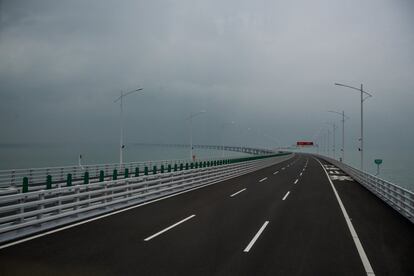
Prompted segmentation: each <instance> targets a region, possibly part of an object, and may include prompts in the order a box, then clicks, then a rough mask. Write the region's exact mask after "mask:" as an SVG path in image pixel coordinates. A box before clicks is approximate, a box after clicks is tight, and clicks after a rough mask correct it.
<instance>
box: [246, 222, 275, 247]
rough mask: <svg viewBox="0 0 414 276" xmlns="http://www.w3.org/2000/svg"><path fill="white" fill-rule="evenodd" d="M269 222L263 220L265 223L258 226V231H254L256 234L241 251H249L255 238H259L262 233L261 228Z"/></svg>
mask: <svg viewBox="0 0 414 276" xmlns="http://www.w3.org/2000/svg"><path fill="white" fill-rule="evenodd" d="M268 224H269V221H265V223H263V225H262V227H260V229H259V231H258V232H257V233H256V235H254V237H253V239H252V240H251V241H250V242H249V244H248V245H247V247H246V248H245V249H244V250H243V252H246V253H247V252H249V251H250V249H251V248H252V247H253V245H254V243H255V242H256V240H257V239H258V238H259V236H260V235H261V234H262V232H263V230H264V229H265V228H266V226H267V225H268Z"/></svg>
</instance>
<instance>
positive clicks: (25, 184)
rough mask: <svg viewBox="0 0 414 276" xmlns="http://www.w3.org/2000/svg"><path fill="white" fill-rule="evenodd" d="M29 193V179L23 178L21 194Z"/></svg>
mask: <svg viewBox="0 0 414 276" xmlns="http://www.w3.org/2000/svg"><path fill="white" fill-rule="evenodd" d="M28 191H29V178H27V177H23V189H22V192H23V193H27V192H28Z"/></svg>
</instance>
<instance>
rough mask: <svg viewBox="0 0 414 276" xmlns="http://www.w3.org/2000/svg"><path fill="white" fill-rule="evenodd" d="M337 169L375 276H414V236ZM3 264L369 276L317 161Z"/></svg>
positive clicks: (337, 183) (54, 241) (129, 217)
mask: <svg viewBox="0 0 414 276" xmlns="http://www.w3.org/2000/svg"><path fill="white" fill-rule="evenodd" d="M321 162H322V163H323V164H324V165H328V164H326V162H324V161H321ZM327 168H328V169H329V170H328V171H330V172H331V171H332V173H331V175H333V176H332V177H331V178H333V179H334V180H333V181H332V182H333V185H334V187H335V188H336V190H337V191H338V194H339V196H340V198H341V199H342V202H343V204H344V206H345V208H346V211H347V213H348V215H349V217H350V218H351V221H352V224H353V226H354V227H355V230H356V233H357V234H358V237H359V239H360V241H361V243H362V247H363V249H364V252H365V253H366V255H367V257H368V260H369V263H370V265H371V266H372V268H373V270H374V272H375V274H377V275H414V262H412V252H413V249H414V235H413V233H414V231H413V230H414V226H413V225H412V224H411V223H410V222H409V221H408V220H407V219H405V218H404V217H402V216H401V215H399V213H397V212H396V211H394V210H393V209H392V208H390V207H388V206H387V205H386V204H384V203H382V201H380V200H379V199H378V198H376V197H375V196H374V195H372V194H371V193H370V192H369V191H367V190H365V189H364V188H363V187H361V186H360V185H359V184H358V183H356V182H354V181H350V180H348V179H347V177H346V176H343V175H342V173H341V171H338V170H332V169H331V168H330V167H329V166H328V167H327ZM295 182H296V184H295ZM288 192H289V193H288ZM0 261H1V263H2V266H1V267H0V274H1V275H9V274H10V275H26V274H31V275H47V274H49V275H56V274H58V275H66V274H68V275H364V274H365V275H366V274H367V273H366V269H365V268H366V267H364V265H363V262H362V261H361V257H360V254H359V251H358V250H357V247H356V246H355V243H354V239H353V237H352V235H351V233H350V231H349V228H348V225H347V223H346V221H345V218H344V215H343V213H342V210H341V208H340V206H339V204H338V201H337V198H336V196H335V194H334V192H333V189H332V187H331V184H330V181H329V179H328V177H327V175H326V174H325V171H324V169H323V168H322V166H321V164H320V163H319V162H318V161H316V160H315V159H314V158H313V157H312V156H310V155H296V157H295V158H293V159H291V160H288V161H285V162H283V163H280V164H278V165H275V166H272V167H269V168H266V169H262V170H260V171H256V172H254V173H250V174H248V175H245V176H241V177H238V178H234V179H231V180H228V181H225V182H222V183H220V184H217V185H212V186H208V187H204V188H201V189H197V190H194V191H191V192H187V193H183V194H181V195H177V196H173V197H169V198H167V199H163V200H160V201H157V202H154V203H151V204H147V205H143V206H140V207H138V208H134V209H130V210H127V211H125V212H121V213H118V214H116V215H112V216H107V217H105V218H102V219H98V220H95V221H91V222H87V223H85V224H81V225H79V226H76V227H73V228H70V229H66V230H63V231H57V232H55V233H52V234H48V235H45V236H41V237H38V238H36V239H32V240H29V241H26V242H23V243H19V244H16V245H13V246H10V247H6V248H3V249H1V250H0Z"/></svg>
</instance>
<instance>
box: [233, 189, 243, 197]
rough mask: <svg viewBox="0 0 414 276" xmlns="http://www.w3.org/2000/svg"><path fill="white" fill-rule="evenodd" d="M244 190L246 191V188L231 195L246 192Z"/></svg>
mask: <svg viewBox="0 0 414 276" xmlns="http://www.w3.org/2000/svg"><path fill="white" fill-rule="evenodd" d="M244 191H246V188H244V189H241V190H240V191H238V192H235V193H234V194H232V195H230V197H233V196H235V195H238V194H240V193H241V192H244Z"/></svg>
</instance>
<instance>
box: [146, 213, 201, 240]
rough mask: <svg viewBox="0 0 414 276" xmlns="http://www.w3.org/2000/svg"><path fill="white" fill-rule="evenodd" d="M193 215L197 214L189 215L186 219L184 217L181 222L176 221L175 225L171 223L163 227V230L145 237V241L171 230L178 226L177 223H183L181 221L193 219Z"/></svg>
mask: <svg viewBox="0 0 414 276" xmlns="http://www.w3.org/2000/svg"><path fill="white" fill-rule="evenodd" d="M193 217H195V215H191V216H189V217H186V218H185V219H182V220H180V221H179V222H177V223H174V224H173V225H171V226H168V227H167V228H165V229H163V230H161V231H159V232H157V233H155V234H154V235H152V236H149V237H148V238H145V239H144V241H149V240H152V239H153V238H155V237H156V236H159V235H161V234H162V233H164V232H167V231H168V230H170V229H172V228H174V227H176V226H177V225H179V224H181V223H183V222H186V221H187V220H189V219H192V218H193Z"/></svg>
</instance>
